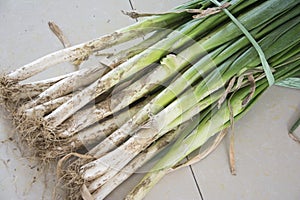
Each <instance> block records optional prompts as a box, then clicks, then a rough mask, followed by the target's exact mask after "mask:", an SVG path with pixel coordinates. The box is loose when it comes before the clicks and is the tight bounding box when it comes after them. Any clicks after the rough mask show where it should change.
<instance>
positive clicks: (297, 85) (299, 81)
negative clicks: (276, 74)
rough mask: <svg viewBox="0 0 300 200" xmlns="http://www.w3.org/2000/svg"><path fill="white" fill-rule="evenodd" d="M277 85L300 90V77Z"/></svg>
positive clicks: (285, 80) (288, 79)
mask: <svg viewBox="0 0 300 200" xmlns="http://www.w3.org/2000/svg"><path fill="white" fill-rule="evenodd" d="M275 85H278V86H281V87H287V88H293V89H300V77H291V78H287V79H284V80H282V81H279V82H277V83H275Z"/></svg>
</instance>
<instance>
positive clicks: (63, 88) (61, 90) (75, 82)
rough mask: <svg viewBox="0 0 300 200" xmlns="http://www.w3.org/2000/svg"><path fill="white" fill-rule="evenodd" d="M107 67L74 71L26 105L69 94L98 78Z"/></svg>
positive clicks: (29, 105) (27, 106)
mask: <svg viewBox="0 0 300 200" xmlns="http://www.w3.org/2000/svg"><path fill="white" fill-rule="evenodd" d="M104 70H105V67H103V66H102V65H98V66H93V67H89V68H84V69H82V70H80V71H76V72H74V73H72V75H71V76H69V77H67V78H65V79H62V80H60V81H59V82H57V83H55V84H54V85H52V86H51V87H49V88H48V89H47V90H45V91H44V92H42V93H41V94H40V95H39V96H38V97H37V98H36V99H35V100H33V101H30V102H28V103H27V104H26V105H25V107H26V108H30V107H33V106H35V105H38V104H40V103H44V102H47V101H49V100H52V99H55V98H57V97H60V96H63V95H65V94H68V93H70V92H72V91H75V90H76V89H78V88H80V87H82V86H85V85H88V84H90V83H92V82H94V81H95V80H97V79H98V78H99V77H101V75H102V74H103V72H104Z"/></svg>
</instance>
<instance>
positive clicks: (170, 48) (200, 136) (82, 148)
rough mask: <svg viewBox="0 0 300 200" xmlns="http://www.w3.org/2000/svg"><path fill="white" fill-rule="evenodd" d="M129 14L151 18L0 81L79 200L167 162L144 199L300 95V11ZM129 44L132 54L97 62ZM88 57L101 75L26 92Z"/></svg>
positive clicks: (64, 78)
mask: <svg viewBox="0 0 300 200" xmlns="http://www.w3.org/2000/svg"><path fill="white" fill-rule="evenodd" d="M127 14H129V15H130V16H132V17H141V16H147V17H145V18H144V19H143V20H141V21H139V22H137V23H135V24H133V25H130V26H128V27H125V28H123V29H120V30H117V31H115V32H113V33H111V34H107V35H104V36H102V37H99V38H97V39H94V40H91V41H88V42H85V43H82V44H78V45H75V46H71V47H67V48H65V49H62V50H59V51H56V52H54V53H51V54H48V55H46V56H43V57H41V58H39V59H37V60H35V61H33V62H31V63H29V64H27V65H24V66H22V67H20V68H19V69H16V70H14V71H12V72H10V73H7V74H5V75H3V76H2V77H1V79H0V87H1V88H0V97H1V102H2V103H4V106H5V107H6V108H7V110H8V111H9V112H10V113H11V114H12V116H13V123H14V124H15V126H16V129H17V131H18V133H19V134H20V135H21V139H22V140H23V141H25V143H26V145H29V146H30V147H32V149H33V152H34V154H35V156H36V157H38V158H40V159H42V160H44V159H46V160H58V159H60V158H61V160H60V161H59V164H58V168H59V170H58V171H59V172H64V173H60V174H63V177H62V179H64V180H65V181H66V185H67V186H68V188H69V189H70V194H72V195H70V199H72V198H73V199H75V198H77V197H78V198H81V197H82V198H84V199H103V198H105V197H106V196H107V195H108V194H109V193H110V192H112V191H113V190H114V189H115V188H116V187H118V186H119V185H120V184H121V183H122V182H123V181H125V180H126V179H127V178H129V177H130V175H131V174H133V173H134V172H135V171H137V170H138V169H139V168H140V167H143V165H144V164H146V163H147V161H149V160H151V159H152V158H154V157H155V156H156V155H158V154H160V155H163V157H162V159H160V160H159V161H158V162H157V164H156V165H155V166H154V167H153V169H152V170H151V171H150V172H149V173H148V174H147V175H146V176H145V178H144V179H143V180H142V181H141V183H140V184H139V185H138V186H137V187H136V188H135V189H134V190H133V191H132V192H131V193H130V194H128V196H127V197H126V199H142V198H143V197H144V196H145V195H146V194H147V192H148V191H149V190H150V189H151V188H152V187H153V186H154V184H155V183H157V182H158V181H159V180H160V179H161V178H162V177H163V176H164V175H165V174H166V173H168V172H169V171H170V170H171V169H172V168H176V166H178V165H179V163H181V161H182V160H183V159H184V158H185V157H186V156H188V155H189V154H190V153H191V152H193V151H194V150H196V149H197V148H199V147H201V146H202V145H203V144H204V143H205V142H206V141H207V140H208V139H209V138H211V137H213V136H214V135H215V134H217V133H218V132H220V131H223V130H224V129H226V128H228V127H229V126H231V125H232V123H234V122H235V121H236V120H238V119H239V118H241V117H242V116H243V115H245V114H246V113H247V111H248V110H249V109H250V108H251V107H252V106H253V105H254V104H255V102H256V101H257V100H258V99H259V97H260V96H261V94H262V93H263V92H264V91H265V90H267V88H268V87H269V86H271V85H273V84H274V83H275V84H278V85H282V86H289V87H294V88H295V87H296V88H297V87H298V86H299V84H297V83H298V82H297V81H299V78H298V77H299V75H300V68H299V65H300V56H299V55H300V37H299V36H298V33H299V32H300V2H299V1H298V0H287V1H280V0H267V1H258V0H249V1H242V0H235V1H232V2H230V3H228V2H226V1H223V2H218V1H217V0H211V1H210V0H193V1H190V2H187V3H185V4H183V5H181V6H178V7H177V8H175V9H173V10H171V11H170V12H166V13H156V14H151V13H144V14H143V13H136V12H132V13H127ZM138 38H143V40H142V41H138V40H136V39H138ZM128 41H131V42H133V43H134V44H131V43H130V44H129V47H127V48H125V49H121V50H120V51H119V52H117V53H115V54H113V55H108V56H106V57H105V58H100V57H97V56H96V55H97V54H98V55H100V54H101V53H102V52H101V51H102V50H104V49H108V48H111V47H114V46H118V45H120V44H122V43H126V42H128ZM127 44H128V43H127ZM91 56H95V57H96V58H97V59H98V58H99V64H97V65H94V66H87V67H85V68H81V69H79V70H77V71H75V72H72V73H69V74H64V75H61V76H58V77H52V78H48V79H45V80H40V81H36V82H30V81H28V79H29V78H31V77H32V76H35V75H38V74H39V73H40V72H42V71H44V70H46V69H48V68H50V67H52V66H54V65H57V64H60V63H64V62H70V63H72V64H74V65H80V64H81V63H83V62H85V60H87V59H89V58H90V57H91ZM298 124H299V123H298V122H297V123H296V124H295V125H294V126H293V127H292V129H291V133H290V136H291V137H292V136H293V138H294V139H295V136H294V135H293V134H292V132H294V130H295V129H296V127H297V126H298ZM77 157H78V158H77ZM74 194H76V195H75V196H74ZM80 195H81V197H79V196H80Z"/></svg>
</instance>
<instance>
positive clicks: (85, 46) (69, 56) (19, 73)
mask: <svg viewBox="0 0 300 200" xmlns="http://www.w3.org/2000/svg"><path fill="white" fill-rule="evenodd" d="M152 30H153V29H150V28H149V29H145V30H144V29H136V30H130V29H129V28H125V29H121V30H119V31H115V32H113V33H112V34H108V35H104V36H102V37H100V38H97V39H94V40H90V41H88V42H85V43H82V44H78V45H75V46H72V47H69V48H65V49H62V50H59V51H56V52H53V53H50V54H48V55H46V56H43V57H41V58H39V59H37V60H35V61H33V62H31V63H29V64H27V65H24V66H23V67H21V68H19V69H17V70H15V71H12V72H11V73H9V74H7V75H6V76H7V78H8V79H9V80H12V81H22V80H25V79H27V78H29V77H32V76H34V75H36V74H38V73H40V72H42V71H44V70H46V69H48V68H49V67H51V66H53V65H56V64H60V63H63V62H76V63H78V64H80V62H82V61H83V60H86V59H87V58H88V57H89V55H90V54H91V53H92V52H94V51H99V50H103V49H106V48H109V47H111V46H113V45H116V44H120V43H123V42H126V41H129V40H131V39H135V38H138V37H141V36H144V34H145V33H148V32H151V31H152Z"/></svg>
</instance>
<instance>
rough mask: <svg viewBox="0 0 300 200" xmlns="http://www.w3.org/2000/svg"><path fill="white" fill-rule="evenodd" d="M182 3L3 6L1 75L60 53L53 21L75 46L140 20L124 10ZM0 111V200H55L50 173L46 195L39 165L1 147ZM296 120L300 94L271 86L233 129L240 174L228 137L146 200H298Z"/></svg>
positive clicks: (76, 0) (7, 130)
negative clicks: (232, 166)
mask: <svg viewBox="0 0 300 200" xmlns="http://www.w3.org/2000/svg"><path fill="white" fill-rule="evenodd" d="M181 2H184V0H176V1H172V0H160V1H157V0H151V1H146V0H123V1H120V0H102V1H97V0H90V1H83V0H72V1H71V0H64V1H50V0H45V1H38V0H23V1H18V2H16V1H14V0H1V1H0V44H1V45H0V67H1V71H10V70H12V69H15V68H18V67H20V66H22V65H23V64H26V63H28V62H30V61H32V60H34V59H36V58H38V57H40V56H42V55H45V54H47V53H50V52H53V51H55V50H59V49H61V48H62V46H61V44H60V42H59V41H58V40H57V38H56V37H55V36H54V35H53V33H52V32H51V31H50V30H49V29H48V25H47V22H48V21H51V20H52V21H54V22H56V23H57V24H58V25H59V26H60V27H61V28H62V29H63V31H64V33H65V35H66V36H67V37H68V38H69V40H70V41H71V43H72V44H77V43H80V42H84V41H86V40H90V39H93V38H96V37H98V36H100V35H103V34H105V33H109V32H112V31H113V30H115V29H118V28H121V27H123V26H126V25H129V24H132V23H134V22H135V21H134V20H132V19H129V18H128V17H126V16H123V15H122V14H121V12H120V10H131V9H132V8H134V9H137V10H139V11H149V12H151V11H156V12H157V11H164V10H168V9H170V8H172V7H174V6H176V5H178V4H179V3H181ZM72 70H73V69H72V66H65V67H64V68H63V69H62V68H58V69H57V70H54V71H51V72H46V73H43V74H41V75H40V76H39V78H43V77H46V76H48V75H49V73H51V74H52V75H55V74H57V73H65V72H67V71H72ZM1 113H2V115H1V121H0V133H1V134H0V140H1V141H3V142H1V144H0V145H1V146H0V161H1V162H0V174H1V176H0V199H11V200H15V199H16V200H19V199H26V200H27V199H42V197H43V198H44V199H51V198H50V196H51V192H52V190H51V189H49V188H51V187H52V186H53V185H54V181H53V177H52V176H53V175H51V174H50V175H48V177H46V178H47V180H48V181H47V188H48V189H46V190H44V187H45V185H44V182H43V180H44V178H45V177H44V175H43V174H41V173H40V172H39V170H38V166H35V165H34V164H33V163H32V162H28V160H27V159H26V158H24V157H22V155H21V154H20V152H19V150H18V147H17V146H15V145H14V144H13V143H11V142H4V141H5V140H6V139H7V138H8V137H10V135H11V134H13V129H12V127H11V125H10V123H9V121H8V120H6V119H5V118H6V114H5V112H4V111H2V112H1ZM299 116H300V92H299V91H296V90H291V89H283V88H279V87H272V88H270V89H269V90H268V91H267V92H266V93H265V94H264V95H263V97H262V98H261V99H260V101H259V102H258V103H257V104H256V105H255V106H254V107H253V109H252V110H251V111H250V112H249V113H248V115H247V116H245V117H244V118H243V119H241V120H240V121H239V122H237V123H236V126H235V134H236V143H235V147H236V148H235V150H236V165H237V176H232V175H231V174H230V172H229V166H228V154H227V151H228V139H227V140H225V141H224V142H223V143H222V144H221V145H220V146H219V148H218V149H217V150H216V151H215V152H214V153H213V154H211V155H210V156H209V157H208V158H207V159H205V160H203V161H201V162H200V163H197V164H195V165H193V166H192V167H190V168H184V169H181V170H179V171H176V172H174V173H171V174H168V175H167V176H166V177H165V178H164V179H163V180H162V181H161V182H159V183H158V184H157V185H156V187H155V188H154V189H153V190H152V191H151V193H150V194H149V195H148V196H147V197H146V200H154V199H162V200H171V199H172V200H183V199H187V200H199V199H205V200H219V199H224V200H225V199H228V200H235V199H236V200H240V199H243V200H253V199H258V200H264V199H266V200H268V199H273V200H277V199H278V200H280V199H289V200H298V199H300V179H299V177H300V170H299V166H300V146H299V144H297V143H295V142H294V141H292V140H291V139H290V138H289V137H288V136H287V129H288V127H290V126H291V124H292V123H293V122H294V121H295V120H296V118H297V117H299ZM297 134H298V135H300V130H297ZM34 177H36V178H34ZM140 177H141V175H139V174H137V175H135V176H133V177H132V178H131V179H130V180H128V181H127V182H126V183H125V184H123V185H122V187H120V188H118V189H117V190H116V191H115V192H114V193H113V194H112V195H110V196H109V197H108V199H111V200H116V199H122V196H124V194H126V193H127V192H128V190H129V189H130V188H131V187H132V186H133V185H134V184H135V183H137V182H138V179H139V178H140Z"/></svg>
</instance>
